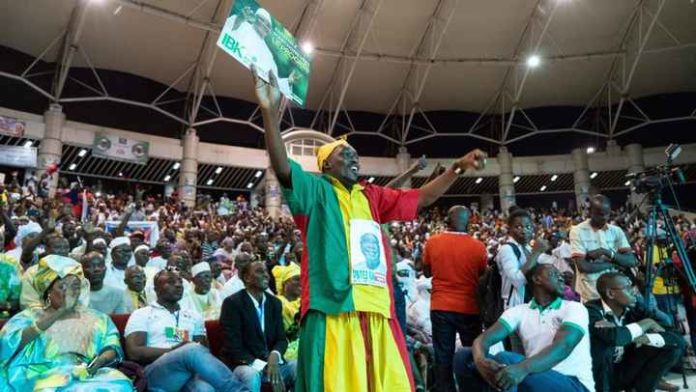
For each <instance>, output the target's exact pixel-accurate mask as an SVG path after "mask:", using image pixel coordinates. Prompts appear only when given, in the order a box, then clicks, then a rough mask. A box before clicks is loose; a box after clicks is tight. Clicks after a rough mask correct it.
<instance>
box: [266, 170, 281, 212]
mask: <svg viewBox="0 0 696 392" xmlns="http://www.w3.org/2000/svg"><path fill="white" fill-rule="evenodd" d="M265 187H266V191H265V196H264V198H265V204H266V211H268V215H270V216H271V217H272V218H277V217H278V216H280V211H281V205H282V202H283V197H282V194H281V192H280V183H279V182H278V177H276V175H275V172H274V171H273V169H272V168H270V167H269V168H268V169H267V170H266V184H265Z"/></svg>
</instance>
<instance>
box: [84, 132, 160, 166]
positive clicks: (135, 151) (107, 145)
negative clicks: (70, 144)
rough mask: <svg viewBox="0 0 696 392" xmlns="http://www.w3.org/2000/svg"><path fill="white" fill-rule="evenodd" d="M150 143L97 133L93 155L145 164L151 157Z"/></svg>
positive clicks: (93, 145) (93, 144)
mask: <svg viewBox="0 0 696 392" xmlns="http://www.w3.org/2000/svg"><path fill="white" fill-rule="evenodd" d="M149 150H150V143H148V142H143V141H140V140H133V139H129V138H125V137H121V136H115V135H107V134H104V133H97V134H96V135H94V142H93V143H92V156H95V157H97V158H107V159H114V160H118V161H126V162H133V163H138V164H141V165H144V164H146V163H147V160H148V158H149Z"/></svg>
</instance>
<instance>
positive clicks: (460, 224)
mask: <svg viewBox="0 0 696 392" xmlns="http://www.w3.org/2000/svg"><path fill="white" fill-rule="evenodd" d="M470 215H471V213H470V212H469V209H468V208H466V207H464V206H454V207H452V208H450V209H449V211H447V218H448V219H449V227H450V229H451V230H453V231H459V232H465V231H467V229H468V226H469V216H470Z"/></svg>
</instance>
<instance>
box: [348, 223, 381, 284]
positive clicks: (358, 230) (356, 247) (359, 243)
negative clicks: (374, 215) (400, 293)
mask: <svg viewBox="0 0 696 392" xmlns="http://www.w3.org/2000/svg"><path fill="white" fill-rule="evenodd" d="M350 264H351V271H350V282H351V284H363V285H369V286H378V287H386V286H387V258H386V252H385V249H384V243H383V242H382V231H381V229H380V226H379V224H378V223H377V222H375V221H372V220H367V219H351V221H350Z"/></svg>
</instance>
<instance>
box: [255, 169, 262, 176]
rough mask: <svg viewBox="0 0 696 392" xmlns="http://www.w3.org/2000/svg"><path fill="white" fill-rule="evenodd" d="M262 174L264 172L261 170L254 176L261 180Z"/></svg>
mask: <svg viewBox="0 0 696 392" xmlns="http://www.w3.org/2000/svg"><path fill="white" fill-rule="evenodd" d="M262 174H263V172H262V171H261V170H259V171H257V172H256V174H254V177H256V178H259V177H261V175H262Z"/></svg>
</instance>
